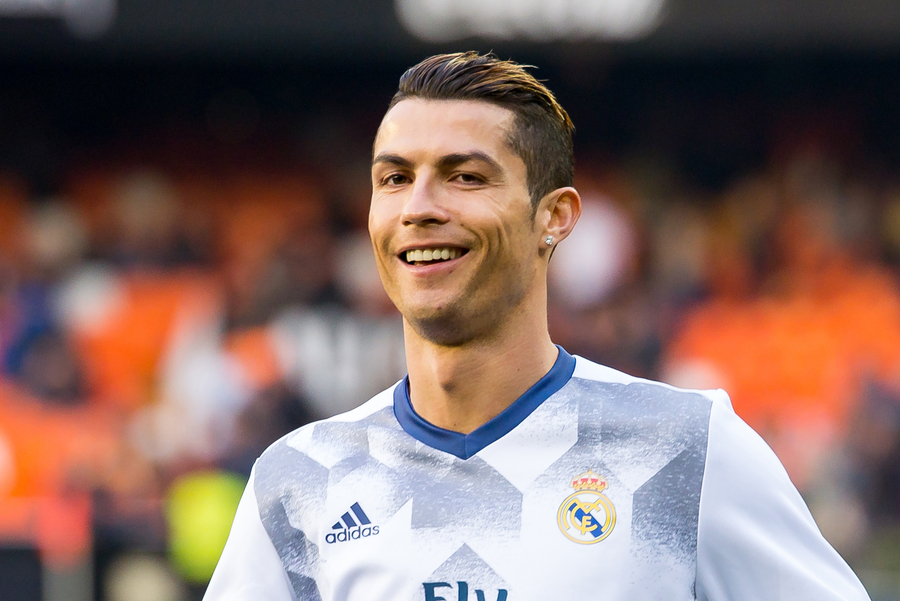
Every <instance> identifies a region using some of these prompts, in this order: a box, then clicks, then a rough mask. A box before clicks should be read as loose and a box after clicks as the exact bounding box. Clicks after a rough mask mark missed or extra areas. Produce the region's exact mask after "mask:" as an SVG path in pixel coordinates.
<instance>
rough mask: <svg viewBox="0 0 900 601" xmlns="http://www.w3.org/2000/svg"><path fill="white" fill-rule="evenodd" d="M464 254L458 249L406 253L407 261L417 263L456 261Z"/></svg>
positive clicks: (433, 249)
mask: <svg viewBox="0 0 900 601" xmlns="http://www.w3.org/2000/svg"><path fill="white" fill-rule="evenodd" d="M461 254H462V253H461V252H460V251H459V249H456V248H430V249H426V250H421V249H416V250H408V251H406V261H407V262H408V263H417V262H421V261H441V260H443V261H447V260H449V259H455V258H457V257H459V256H460V255H461Z"/></svg>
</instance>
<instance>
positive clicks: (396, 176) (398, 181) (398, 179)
mask: <svg viewBox="0 0 900 601" xmlns="http://www.w3.org/2000/svg"><path fill="white" fill-rule="evenodd" d="M409 181H410V179H409V177H408V176H406V175H404V174H402V173H391V174H390V175H388V176H387V177H385V178H384V179H383V180H381V184H382V185H384V186H402V185H403V184H407V183H409Z"/></svg>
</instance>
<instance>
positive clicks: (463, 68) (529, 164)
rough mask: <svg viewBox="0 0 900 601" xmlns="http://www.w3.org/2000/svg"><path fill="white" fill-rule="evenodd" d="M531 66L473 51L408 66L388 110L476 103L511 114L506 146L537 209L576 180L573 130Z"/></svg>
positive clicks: (563, 112)
mask: <svg viewBox="0 0 900 601" xmlns="http://www.w3.org/2000/svg"><path fill="white" fill-rule="evenodd" d="M526 67H532V65H520V64H518V63H515V62H513V61H504V60H500V59H499V58H497V57H496V56H495V55H494V54H493V53H488V54H485V55H479V54H478V53H477V52H475V51H469V52H457V53H454V54H439V55H437V56H432V57H429V58H426V59H425V60H423V61H422V62H421V63H419V64H418V65H416V66H414V67H411V68H410V69H408V70H407V71H406V73H404V74H403V76H402V77H401V78H400V85H399V87H398V90H397V93H396V94H394V97H393V99H391V104H390V106H389V107H388V110H390V108H393V107H394V106H395V105H396V104H397V103H399V102H401V101H403V100H406V99H409V98H422V99H425V100H480V101H484V102H490V103H492V104H496V105H498V106H501V107H503V108H506V109H508V110H510V111H512V113H513V114H514V115H515V120H514V122H513V127H512V131H510V132H509V135H508V138H507V143H508V144H509V145H510V147H511V148H512V149H513V151H514V152H515V153H516V154H518V155H519V157H520V158H521V159H522V161H523V162H524V163H525V169H526V173H527V179H528V181H527V184H528V193H529V195H530V196H531V202H532V206H533V207H534V208H535V209H537V205H538V202H539V201H540V199H541V198H543V197H544V195H546V194H548V193H549V192H552V191H553V190H556V189H557V188H562V187H565V186H571V185H572V182H573V180H574V177H575V159H574V154H573V151H572V133H573V132H574V131H575V126H574V125H573V124H572V120H571V119H570V118H569V115H568V114H567V113H566V111H565V110H564V109H563V108H562V106H560V104H559V102H557V100H556V97H555V96H553V93H552V92H551V91H550V90H549V89H547V87H546V86H545V85H544V84H542V83H541V82H540V81H538V80H537V79H535V77H534V76H533V75H531V73H529V72H528V71H526V70H525V68H526Z"/></svg>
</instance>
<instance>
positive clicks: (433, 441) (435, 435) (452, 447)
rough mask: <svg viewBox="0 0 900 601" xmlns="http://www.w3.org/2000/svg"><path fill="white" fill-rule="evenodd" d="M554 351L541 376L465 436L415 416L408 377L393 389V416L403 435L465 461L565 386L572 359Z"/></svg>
mask: <svg viewBox="0 0 900 601" xmlns="http://www.w3.org/2000/svg"><path fill="white" fill-rule="evenodd" d="M556 348H558V349H559V356H558V357H557V358H556V362H555V363H554V364H553V367H551V368H550V371H548V372H547V373H546V375H544V377H542V378H541V379H540V380H538V381H537V382H535V384H534V386H532V387H531V388H529V389H528V390H526V391H525V393H524V394H523V395H522V396H520V397H519V398H518V399H516V400H515V401H513V403H512V405H510V406H509V407H507V408H506V409H504V410H503V411H502V412H501V413H500V414H499V415H497V416H496V417H494V418H493V419H491V420H490V421H488V422H487V423H486V424H484V425H482V426H481V427H479V428H478V429H476V430H474V431H472V432H470V433H469V434H463V433H461V432H454V431H452V430H445V429H444V428H439V427H438V426H435V425H434V424H432V423H431V422H428V421H426V420H425V419H424V418H422V417H421V416H420V415H419V414H418V413H416V411H415V409H413V406H412V402H411V401H410V398H409V376H408V375H407V376H406V377H404V378H403V380H401V381H400V382H399V383H398V384H397V386H396V387H395V388H394V415H395V416H396V417H397V421H398V422H400V426H401V427H402V428H403V429H404V430H405V431H406V433H407V434H409V435H410V436H412V437H413V438H415V439H416V440H418V441H420V442H422V443H424V444H426V445H428V446H430V447H433V448H435V449H438V450H440V451H444V452H445V453H450V454H451V455H455V456H456V457H459V458H460V459H468V458H470V457H472V456H473V455H475V454H476V453H478V452H479V451H480V450H481V449H483V448H485V447H486V446H488V445H489V444H491V443H493V442H494V441H496V440H499V439H500V438H502V437H503V436H505V435H506V434H508V433H509V432H511V431H512V430H513V429H514V428H515V427H516V426H518V425H519V424H521V423H522V422H523V421H524V420H525V418H527V417H528V416H529V415H531V413H532V412H533V411H534V410H535V409H537V408H538V407H540V405H541V403H543V402H544V401H545V400H547V399H548V398H549V397H550V396H551V395H553V394H554V393H555V392H557V391H558V390H559V389H560V388H562V387H563V386H565V385H566V383H567V382H568V381H569V379H570V378H571V377H572V374H573V373H574V372H575V358H574V357H573V356H572V355H570V354H569V353H567V352H566V351H565V350H564V349H563V348H562V347H561V346H559V345H557V347H556Z"/></svg>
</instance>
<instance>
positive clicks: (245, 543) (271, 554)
mask: <svg viewBox="0 0 900 601" xmlns="http://www.w3.org/2000/svg"><path fill="white" fill-rule="evenodd" d="M254 478H255V473H251V474H250V481H249V482H248V483H247V488H245V489H244V494H243V496H242V497H241V502H240V504H239V505H238V509H237V513H236V514H235V516H234V523H233V525H232V526H231V533H230V534H229V535H228V541H227V542H226V543H225V549H224V550H223V551H222V556H221V557H220V558H219V563H218V565H217V566H216V570H215V573H213V577H212V579H211V580H210V582H209V587H207V589H206V594H205V596H204V597H203V601H259V600H260V599H265V600H266V601H297V599H296V598H295V597H294V594H293V592H292V589H291V586H290V582H289V580H288V577H287V573H286V572H285V570H284V567H283V564H282V562H281V558H279V557H278V553H277V551H276V550H275V547H274V545H272V541H271V539H270V538H269V535H268V534H267V533H266V529H265V527H264V526H263V524H262V521H261V520H260V517H259V508H258V507H257V502H256V494H255V492H254V489H253V483H254Z"/></svg>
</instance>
